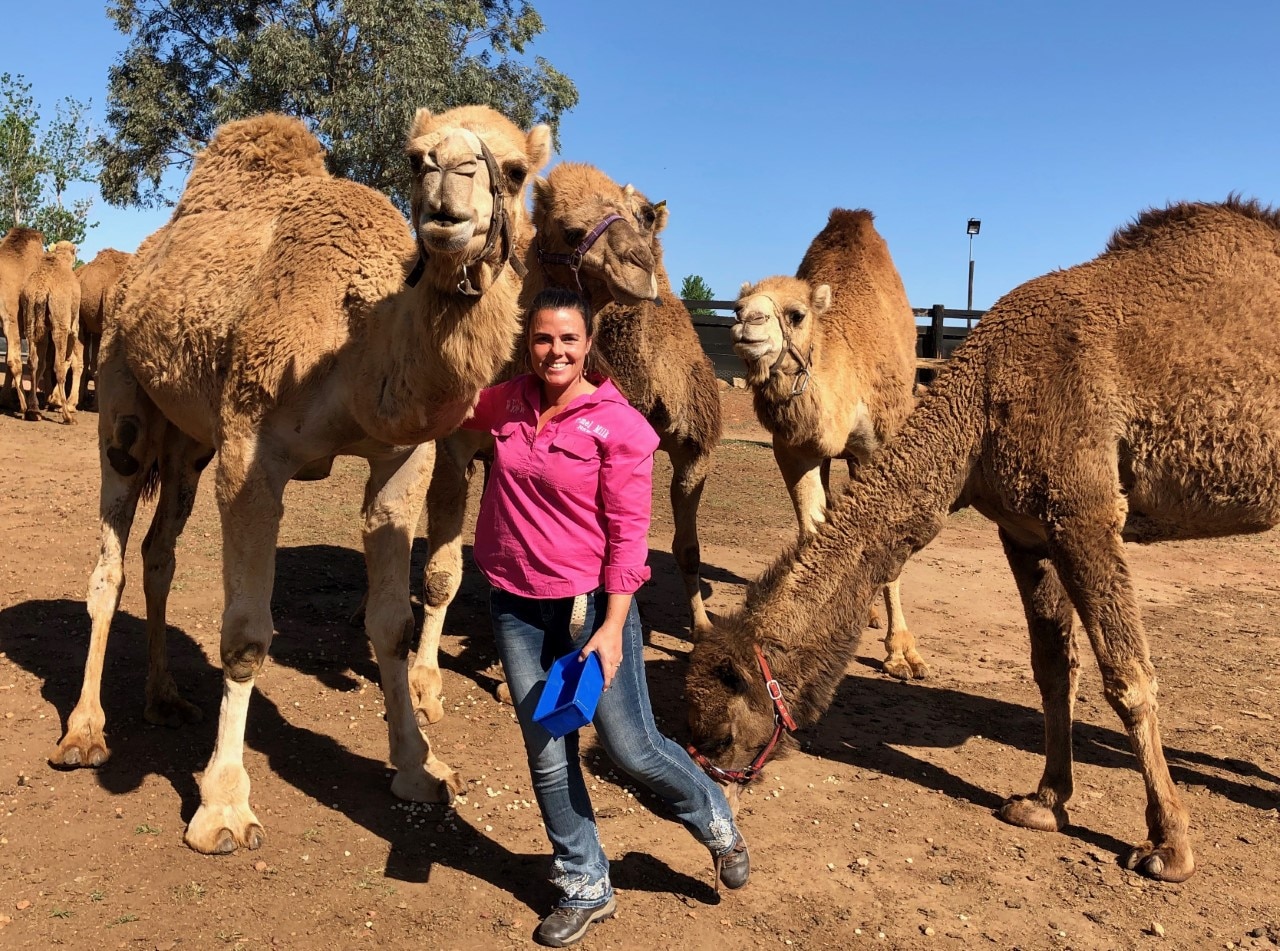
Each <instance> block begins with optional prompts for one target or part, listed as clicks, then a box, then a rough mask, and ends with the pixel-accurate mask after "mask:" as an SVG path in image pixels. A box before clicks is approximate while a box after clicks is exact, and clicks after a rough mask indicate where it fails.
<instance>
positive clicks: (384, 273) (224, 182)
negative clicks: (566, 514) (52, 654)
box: [51, 106, 551, 853]
mask: <svg viewBox="0 0 1280 951" xmlns="http://www.w3.org/2000/svg"><path fill="white" fill-rule="evenodd" d="M550 138H551V133H550V130H549V128H548V127H547V126H545V125H540V126H537V127H535V128H534V129H533V130H532V131H531V132H529V133H527V134H526V133H525V132H522V131H521V130H520V129H518V128H517V127H516V126H515V125H514V124H512V123H511V122H510V121H508V120H507V119H505V118H503V117H502V116H501V115H499V114H498V113H497V112H495V111H493V110H492V109H489V108H487V107H478V106H468V107H462V108H458V109H453V110H450V111H449V112H446V113H443V114H441V115H432V114H431V113H430V112H428V111H427V110H425V109H422V110H419V111H418V113H417V116H416V117H415V119H414V120H413V124H412V127H411V129H410V131H409V137H408V144H407V146H406V153H407V159H408V162H409V165H410V167H411V171H412V178H413V187H412V193H411V213H412V218H411V220H412V224H413V229H414V231H416V240H415V236H414V234H413V233H411V232H410V230H409V229H407V228H406V227H405V220H404V217H403V216H402V215H401V214H400V213H399V212H398V211H397V210H396V209H395V207H394V206H393V205H392V204H391V203H390V201H389V200H388V199H387V198H386V196H384V195H382V194H380V193H378V192H376V191H374V190H373V189H370V188H366V187H365V186H363V185H359V184H356V183H354V182H350V181H346V180H343V179H337V178H334V177H332V176H331V175H330V174H329V173H328V172H327V171H326V169H325V165H324V153H323V149H322V148H321V146H320V143H319V142H318V141H317V140H316V139H315V137H314V136H313V135H312V134H311V133H310V132H308V131H307V129H306V127H305V126H304V125H303V124H302V123H301V122H300V121H298V120H296V119H290V118H286V117H284V116H279V115H267V116H259V117H255V118H251V119H245V120H240V121H237V122H231V123H228V124H227V125H225V126H223V127H221V128H220V129H219V130H218V132H217V133H216V134H215V136H214V137H213V139H212V140H211V141H210V143H209V146H208V147H207V148H206V149H205V150H204V151H202V152H201V153H200V155H199V156H198V157H197V159H196V163H195V166H194V168H193V170H192V172H191V176H190V178H189V179H188V181H187V185H186V188H185V190H184V192H183V195H182V198H181V200H180V201H179V203H178V205H177V207H176V208H175V209H174V213H173V216H172V217H171V218H170V220H169V222H168V223H167V224H166V225H165V226H164V227H163V228H161V229H160V230H159V231H158V232H156V233H155V234H153V235H152V236H151V237H150V238H148V239H147V240H146V241H145V242H144V243H143V246H142V247H141V248H140V249H139V251H138V260H137V262H136V264H135V266H134V267H133V268H131V269H130V270H129V271H128V272H127V275H126V277H125V279H124V282H123V286H122V288H121V291H120V296H119V298H118V306H117V310H116V313H115V315H114V316H115V320H114V322H113V323H111V324H109V325H108V326H107V328H106V332H105V334H104V339H103V342H102V358H101V361H100V364H99V384H100V385H99V389H98V409H99V416H98V432H99V445H100V456H101V467H102V498H101V520H102V548H101V555H100V556H99V559H98V564H97V567H96V568H95V569H94V572H93V575H92V577H91V579H90V582H89V593H88V609H89V615H90V618H91V620H92V630H91V636H90V644H89V656H88V660H87V663H86V666H85V676H84V685H83V688H82V691H81V696H80V700H79V702H78V703H77V705H76V707H75V709H74V710H73V711H72V713H71V716H70V717H69V719H68V724H67V733H66V735H65V737H64V738H63V739H62V741H61V743H60V744H59V746H58V749H57V750H56V752H55V753H54V754H53V756H52V758H51V759H52V761H53V762H54V764H55V765H61V766H68V767H70V766H79V765H88V766H97V765H100V764H101V763H102V762H104V761H105V760H106V758H107V756H108V749H107V745H106V740H105V737H104V735H103V729H104V725H105V719H104V716H103V713H102V707H101V703H100V688H101V675H102V662H103V655H104V652H105V648H106V641H107V634H108V631H109V628H110V623H111V617H112V615H113V613H114V611H115V608H116V605H117V604H118V603H119V598H120V592H121V589H122V588H123V585H124V573H123V553H124V547H125V545H126V544H127V541H128V537H129V532H130V528H131V526H132V522H133V518H134V512H135V509H136V506H137V503H138V500H139V498H140V497H141V496H142V495H143V493H144V492H145V491H147V490H148V489H150V488H152V487H154V486H155V485H156V484H157V482H158V483H159V491H160V498H159V502H158V504H157V508H156V514H155V517H154V519H153V522H152V525H151V529H150V531H148V533H147V536H146V538H145V540H144V541H143V546H142V548H143V562H144V574H143V585H144V588H145V590H146V596H147V633H148V640H149V643H150V658H151V666H150V669H149V671H148V683H147V710H146V713H147V718H148V719H149V720H152V721H153V722H181V721H183V720H186V719H190V718H192V717H194V716H195V715H197V714H198V711H197V710H196V709H195V708H194V707H192V705H191V704H189V703H187V702H186V701H184V700H183V699H182V698H181V696H180V695H179V694H178V692H177V689H176V687H175V686H174V684H173V681H172V678H171V677H170V675H169V673H168V670H167V666H166V660H165V646H164V637H165V604H166V600H167V597H168V592H169V584H170V581H171V580H172V577H173V570H174V547H175V544H176V542H177V538H178V535H179V534H180V532H181V531H182V528H183V525H184V524H185V522H186V519H187V517H188V516H189V515H190V512H191V507H192V504H193V502H194V499H195V494H196V489H197V486H198V483H199V479H200V473H201V470H202V469H203V468H204V467H205V466H206V465H207V464H208V463H209V462H210V461H211V460H212V459H213V457H214V455H215V453H216V455H217V466H216V469H217V472H216V480H217V486H216V488H217V500H218V507H219V510H220V513H221V516H222V543H223V559H222V568H223V589H224V608H223V617H222V639H221V647H220V654H221V658H222V664H223V697H222V709H221V715H220V718H219V723H218V732H217V741H216V744H215V747H214V750H213V754H212V757H211V758H210V761H209V765H208V767H207V768H206V769H205V772H204V774H203V776H202V778H201V780H200V807H199V809H198V810H197V811H196V813H195V815H194V816H193V817H192V819H191V822H190V824H189V825H188V827H187V831H186V841H187V844H188V845H190V846H191V847H192V848H194V849H196V850H198V851H200V852H206V853H215V852H231V851H234V850H235V849H237V848H239V847H242V846H248V847H249V848H257V847H259V846H260V845H261V844H262V842H263V841H264V832H263V828H262V825H261V823H260V822H259V821H258V818H257V816H256V815H255V814H254V812H253V810H252V808H251V807H250V805H249V776H248V773H247V772H246V771H245V768H244V763H243V747H244V733H245V727H246V723H247V719H248V712H249V701H250V697H251V695H252V692H253V685H254V680H255V678H256V677H257V675H258V673H259V672H260V671H261V669H262V665H263V663H264V662H265V660H266V656H267V650H268V648H269V646H270V643H271V636H272V628H273V625H272V619H271V592H272V583H273V579H274V575H275V555H276V542H277V537H278V532H279V526H280V520H281V517H282V516H283V506H282V501H281V500H282V497H283V494H284V488H285V485H286V483H287V482H288V481H289V480H290V479H291V478H293V477H294V476H295V475H297V474H305V475H307V476H308V477H316V476H318V475H322V474H323V473H325V472H327V471H328V467H329V466H331V465H332V462H333V459H334V457H335V456H337V455H339V454H342V455H356V456H361V457H363V458H365V459H366V460H367V461H368V463H369V479H368V482H367V484H366V487H365V498H364V507H363V515H364V549H365V563H366V567H367V569H368V590H369V596H368V609H367V611H366V614H365V627H366V630H367V632H368V635H369V638H370V640H371V641H372V642H373V647H374V652H375V654H376V657H377V661H378V667H379V672H380V675H381V681H382V689H383V692H384V695H385V699H386V719H387V728H388V737H389V741H390V751H391V757H390V758H391V761H392V763H393V764H394V765H395V767H396V775H395V778H394V779H393V781H392V783H391V789H392V792H393V793H394V794H395V795H397V796H399V797H400V798H402V799H412V800H418V801H448V800H449V799H450V798H451V792H452V791H454V790H456V789H457V788H458V780H457V778H456V776H455V775H454V773H453V771H452V770H451V769H450V768H449V767H448V766H447V765H446V764H444V763H443V762H441V761H440V760H438V759H437V758H436V757H435V756H434V754H433V752H432V750H431V748H430V746H429V744H428V743H427V739H426V737H425V736H424V735H423V734H422V732H421V731H419V729H418V727H417V723H416V721H415V718H414V713H413V708H412V705H411V702H410V697H409V684H408V675H407V663H406V658H407V656H408V653H409V648H410V647H411V645H412V636H413V630H414V623H413V611H412V608H411V605H410V601H409V553H410V545H411V542H412V539H413V531H414V528H415V526H416V524H417V521H418V516H419V514H420V513H421V509H422V503H423V499H424V498H425V495H426V488H427V481H428V479H429V476H430V472H431V467H432V462H433V459H434V455H435V451H434V442H433V441H434V440H435V439H436V438H438V437H440V436H442V435H444V434H446V433H448V432H450V431H452V430H453V429H454V428H456V427H457V425H458V424H459V423H460V422H461V420H462V419H463V418H464V417H465V416H466V414H467V413H468V412H469V411H470V409H471V407H472V406H473V404H474V401H475V398H476V395H477V393H478V392H479V389H480V388H481V387H482V386H484V385H485V384H486V383H488V382H489V381H490V380H491V379H493V377H494V376H495V374H496V373H497V371H498V369H499V368H500V367H502V366H503V365H504V364H505V363H506V362H507V360H508V359H509V358H510V355H511V348H512V341H513V339H514V337H515V334H516V331H517V327H518V313H519V311H518V306H517V296H518V294H519V289H520V281H519V278H518V277H517V275H516V273H515V270H514V268H515V266H516V265H517V264H518V262H517V261H513V260H512V259H511V255H512V253H513V251H514V250H515V247H514V246H515V242H516V239H517V236H518V235H519V234H520V233H521V230H522V228H523V227H524V226H525V217H526V212H525V209H524V201H523V198H524V193H525V186H526V183H527V180H528V178H529V177H530V176H531V175H532V174H533V173H535V172H536V171H537V170H538V169H539V168H540V167H541V166H542V165H544V164H545V163H546V160H547V158H548V154H549V152H550ZM415 262H416V264H415Z"/></svg>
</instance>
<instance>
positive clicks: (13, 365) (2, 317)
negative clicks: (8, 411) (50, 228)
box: [0, 227, 44, 406]
mask: <svg viewBox="0 0 1280 951" xmlns="http://www.w3.org/2000/svg"><path fill="white" fill-rule="evenodd" d="M43 258H44V235H43V234H42V233H41V232H39V231H36V230H35V229H34V228H23V227H14V228H10V229H9V230H8V231H7V232H5V236H4V237H3V238H0V335H3V336H4V339H5V347H6V352H5V363H6V364H7V367H8V371H9V373H8V377H9V378H8V381H7V383H6V386H13V387H14V388H15V391H16V392H21V391H22V333H21V331H20V330H19V328H18V296H19V295H20V294H21V293H22V286H23V285H24V284H26V283H27V278H28V277H29V276H30V275H31V272H32V271H34V270H35V269H36V266H37V265H38V264H39V263H40V262H41V260H43ZM34 392H35V391H34V390H33V391H32V393H33V395H34ZM3 395H4V394H3V393H0V396H3ZM24 400H25V398H24ZM19 405H20V406H25V405H26V404H25V402H23V403H21V404H19Z"/></svg>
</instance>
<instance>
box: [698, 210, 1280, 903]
mask: <svg viewBox="0 0 1280 951" xmlns="http://www.w3.org/2000/svg"><path fill="white" fill-rule="evenodd" d="M1277 312H1280V212H1277V211H1276V210H1274V209H1271V208H1267V207H1264V206H1261V205H1259V204H1258V203H1257V202H1256V201H1246V200H1242V199H1240V198H1239V197H1237V196H1229V197H1228V199H1227V200H1226V201H1225V202H1222V203H1214V204H1210V203H1199V202H1196V203H1181V204H1175V205H1171V206H1169V207H1167V208H1164V209H1160V210H1148V211H1146V212H1144V213H1142V214H1141V215H1140V216H1139V217H1138V218H1137V219H1136V220H1135V221H1134V222H1132V223H1131V224H1129V225H1128V226H1126V227H1124V228H1122V229H1120V230H1118V231H1117V232H1116V233H1115V234H1114V235H1113V236H1112V237H1111V239H1110V241H1109V243H1108V244H1107V247H1106V249H1105V250H1104V252H1103V253H1102V254H1101V255H1099V256H1098V257H1097V258H1095V259H1094V260H1092V261H1090V262H1087V263H1085V264H1081V265H1077V266H1075V267H1072V268H1070V269H1068V270H1063V271H1054V272H1052V273H1050V274H1047V275H1044V276H1043V277H1039V278H1036V279H1034V280H1031V281H1029V282H1027V283H1026V284H1023V285H1022V286H1020V287H1018V288H1016V289H1015V290H1013V291H1012V292H1010V293H1009V294H1007V295H1005V296H1004V297H1003V298H1002V299H1001V300H999V301H998V302H997V303H996V304H995V306H994V307H993V308H992V309H991V310H990V311H988V312H987V314H986V315H985V316H984V317H983V318H982V320H981V322H980V323H979V324H978V325H977V327H976V328H975V329H974V331H973V333H972V334H971V335H970V337H969V339H968V340H967V341H966V342H965V343H964V344H963V345H962V346H961V347H960V348H958V349H957V350H956V352H955V354H954V355H953V357H952V360H951V364H950V365H949V366H948V367H947V368H946V369H945V370H943V371H942V372H941V373H940V374H939V376H938V378H937V379H936V380H935V382H934V383H933V385H932V386H931V387H930V390H929V392H928V393H927V394H926V395H925V396H924V397H923V398H922V399H921V401H920V403H919V406H918V407H917V409H916V410H915V412H914V413H913V414H912V415H911V416H910V417H909V418H908V419H907V421H906V423H905V424H904V426H903V428H902V429H901V431H900V432H899V434H898V436H897V438H896V439H895V440H894V441H893V442H892V443H891V444H890V445H889V446H888V447H886V448H885V449H884V450H883V451H882V452H880V453H879V454H877V456H876V457H875V458H874V459H872V460H871V462H870V464H869V465H867V466H865V467H860V468H859V470H858V471H857V472H856V473H855V475H854V477H853V479H852V480H851V482H850V484H849V487H848V489H847V491H846V492H845V493H844V494H843V495H842V496H841V497H840V498H839V499H838V500H837V501H836V502H835V504H833V505H832V506H831V507H830V509H829V510H828V518H827V521H826V522H825V523H824V524H823V525H821V526H820V527H819V529H818V531H817V533H816V534H815V535H813V536H811V537H809V538H806V539H804V540H803V541H801V542H799V543H798V544H797V545H795V546H794V547H793V548H792V549H790V550H789V551H788V552H786V553H785V554H784V555H782V556H781V557H780V558H779V559H778V561H777V562H776V563H775V564H774V565H773V566H772V567H771V568H770V569H768V570H767V571H766V572H765V573H764V574H763V575H762V576H761V577H760V579H759V580H757V581H756V582H754V583H753V584H752V585H751V586H750V587H749V588H748V590H747V594H746V601H745V605H744V607H743V608H742V609H741V610H740V611H739V612H738V613H737V614H736V615H734V616H733V617H731V618H730V619H729V620H727V621H726V622H725V624H724V625H723V626H722V627H721V628H719V629H718V630H717V631H715V632H714V633H713V634H712V635H711V636H709V637H708V638H707V639H705V640H704V641H703V642H702V643H701V644H699V645H697V646H696V647H695V648H694V650H693V654H692V658H691V660H690V665H689V671H688V681H687V685H686V686H687V696H688V699H689V726H690V728H691V732H692V737H693V740H694V743H695V745H696V747H697V748H698V749H699V750H701V751H702V752H703V754H704V756H705V757H706V759H707V761H708V763H709V764H710V765H711V766H713V767H723V766H724V765H726V764H729V763H738V762H744V761H745V759H746V757H749V756H751V755H753V752H754V751H756V750H761V753H760V754H759V755H758V757H757V761H758V762H759V763H761V764H762V763H763V761H764V758H765V756H766V754H767V751H766V750H762V747H763V746H764V745H765V744H766V743H768V742H769V740H770V738H771V737H774V736H776V734H775V733H774V707H773V704H772V703H771V701H770V697H769V694H768V693H767V692H766V689H765V684H764V678H763V677H762V676H761V673H760V671H761V669H762V666H763V665H761V664H760V663H759V657H765V658H766V659H767V661H768V662H769V663H770V664H772V670H773V675H774V676H775V677H776V679H777V684H778V685H779V686H780V688H781V694H782V696H783V697H784V698H785V702H786V704H787V705H789V707H790V712H791V714H792V715H793V716H794V720H795V722H796V723H798V724H799V725H800V726H806V725H810V724H813V723H814V722H815V721H817V719H818V718H819V717H820V716H821V715H822V714H823V712H824V711H825V710H826V709H827V707H828V706H829V705H830V703H831V700H832V696H833V694H834V692H835V690H836V687H837V686H838V685H839V683H840V682H841V681H842V680H843V678H844V676H845V671H846V665H847V663H848V662H849V659H850V657H851V655H852V653H853V650H854V648H855V643H856V639H857V631H858V630H859V629H860V627H861V624H860V623H857V622H859V621H861V620H863V619H865V617H866V612H867V605H868V603H869V601H870V600H871V597H872V594H873V593H874V591H875V590H876V587H877V586H878V585H880V584H883V583H884V582H885V581H886V580H888V579H889V578H892V577H894V576H896V575H897V573H898V571H899V570H900V569H901V567H902V565H903V563H904V562H905V561H906V560H907V558H909V557H910V556H911V555H912V554H913V553H915V552H917V551H919V550H920V549H921V548H923V547H924V546H925V545H927V544H928V543H929V542H930V541H931V540H932V539H933V537H934V536H935V535H936V534H937V533H938V532H939V530H941V528H942V526H943V524H944V521H945V518H946V516H947V514H948V512H949V511H951V510H955V509H958V508H961V507H964V506H969V505H971V506H973V507H974V508H975V509H977V510H978V511H979V512H981V513H982V514H984V515H986V516H987V517H988V518H990V519H992V520H993V521H994V522H996V524H997V525H998V526H999V530H1000V538H1001V541H1002V543H1003V545H1004V550H1005V554H1006V557H1007V559H1008V562H1009V567H1010V569H1011V570H1012V572H1013V575H1014V578H1015V580H1016V581H1017V585H1018V590H1019V593H1020V595H1021V598H1022V602H1023V608H1024V610H1025V613H1026V617H1027V625H1028V627H1029V628H1030V633H1031V666H1032V670H1033V673H1034V676H1035V680H1036V684H1037V685H1038V687H1039V689H1040V695H1041V700H1042V703H1043V706H1044V715H1045V768H1044V773H1043V775H1042V777H1041V779H1040V783H1039V787H1038V788H1037V790H1036V791H1035V792H1033V793H1031V794H1029V795H1026V796H1014V797H1013V798H1011V799H1009V800H1008V801H1007V802H1006V803H1005V804H1004V806H1003V807H1002V808H1001V810H1000V815H1001V816H1002V817H1003V818H1004V819H1005V820H1007V821H1008V822H1011V823H1013V824H1015V825H1018V826H1022V827H1025V828H1029V829H1040V830H1046V831H1053V830H1060V829H1062V828H1063V826H1064V825H1066V823H1067V810H1066V804H1067V802H1068V800H1069V799H1070V798H1071V794H1072V765H1071V721H1072V708H1073V705H1074V701H1075V695H1076V686H1077V679H1078V657H1077V653H1076V645H1075V639H1074V631H1073V624H1072V617H1073V614H1072V612H1073V609H1074V611H1075V613H1076V614H1078V616H1079V618H1080V622H1081V625H1082V626H1083V628H1084V630H1085V632H1086V634H1087V635H1088V638H1089V642H1090V644H1091V645H1092V647H1093V652H1094V655H1095V656H1096V657H1097V661H1098V667H1099V669H1100V671H1101V674H1102V682H1103V690H1104V693H1105V695H1106V699H1107V701H1108V703H1110V705H1111V706H1112V708H1113V709H1114V710H1115V711H1116V713H1117V714H1118V715H1119V717H1120V719H1121V721H1122V722H1123V723H1124V726H1125V729H1126V730H1127V731H1128V734H1129V739H1130V743H1131V745H1132V747H1133V752H1134V755H1135V757H1136V758H1137V761H1138V768H1139V769H1140V771H1141V773H1142V777H1143V780H1144V782H1145V785H1146V794H1147V807H1146V818H1147V836H1148V837H1147V840H1146V841H1145V842H1142V843H1141V844H1139V845H1137V846H1135V847H1134V848H1133V849H1132V850H1131V851H1130V852H1129V853H1128V854H1127V856H1126V857H1125V864H1126V865H1127V867H1128V868H1130V869H1135V870H1137V871H1139V872H1140V873H1142V874H1145V875H1148V876H1150V877H1152V878H1156V879H1160V880H1164V881H1170V882H1178V881H1182V880H1184V879H1186V878H1187V877H1188V876H1190V875H1191V874H1192V872H1193V870H1194V868H1195V861H1194V857H1193V854H1192V848H1191V842H1190V839H1189V837H1188V831H1187V830H1188V818H1189V817H1188V812H1187V809H1186V807H1185V806H1184V805H1183V803H1182V800H1181V798H1180V797H1179V795H1178V791H1177V788H1176V787H1175V786H1174V784H1173V781H1172V780H1171V778H1170V776H1169V768H1168V765H1167V764H1166V762H1165V758H1164V751H1163V747H1162V746H1161V742H1160V731H1159V725H1158V721H1157V702H1156V678H1155V671H1154V668H1153V666H1152V663H1151V658H1150V653H1149V650H1148V645H1147V637H1146V633H1145V631H1144V629H1143V626H1142V619H1141V614H1140V612H1139V608H1138V602H1137V599H1136V596H1135V593H1134V590H1133V584H1132V581H1131V577H1130V574H1129V570H1128V566H1127V564H1126V560H1125V550H1124V544H1123V543H1124V542H1125V541H1136V542H1154V541H1158V540H1162V539H1192V538H1205V537H1215V536H1222V535H1229V534H1236V533H1243V532H1258V531H1263V530H1265V529H1268V528H1271V527H1274V526H1275V525H1276V524H1277V523H1280V324H1278V323H1277V321H1276V314H1277ZM757 651H760V654H759V656H757V653H756V652H757ZM712 771H713V772H714V769H713V770H712ZM744 772H750V771H744ZM729 778H732V779H738V778H739V777H738V776H736V775H735V776H731V777H729Z"/></svg>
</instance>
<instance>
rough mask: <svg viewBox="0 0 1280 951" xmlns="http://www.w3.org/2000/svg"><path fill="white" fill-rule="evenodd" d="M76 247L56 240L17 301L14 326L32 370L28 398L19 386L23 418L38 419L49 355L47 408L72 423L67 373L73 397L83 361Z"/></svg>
mask: <svg viewBox="0 0 1280 951" xmlns="http://www.w3.org/2000/svg"><path fill="white" fill-rule="evenodd" d="M75 263H76V246H75V245H74V244H72V243H71V242H70V241H58V242H56V243H55V244H54V245H53V247H52V248H50V249H49V250H48V251H47V252H46V253H45V255H44V258H43V259H42V260H41V261H40V263H39V264H37V265H36V268H35V270H34V271H32V272H31V274H30V275H29V276H28V277H27V281H26V283H25V284H23V285H22V293H21V294H20V295H19V296H18V327H19V329H20V332H21V334H22V336H24V337H26V338H27V364H28V366H29V367H30V368H31V399H30V402H28V401H27V398H26V396H25V395H24V394H23V392H22V387H21V386H19V387H18V406H19V409H20V411H21V412H22V414H23V415H24V416H25V417H26V418H27V419H40V403H39V401H38V398H37V395H36V390H37V384H38V383H39V382H40V369H41V367H40V361H41V360H42V359H43V358H44V357H45V356H46V355H47V356H48V358H49V361H50V368H51V369H52V371H53V372H52V374H51V375H50V384H49V408H50V409H53V407H54V406H57V407H58V408H59V409H60V410H61V411H62V421H63V422H64V423H74V422H75V410H74V409H72V407H71V401H72V397H68V396H67V372H68V371H70V373H71V392H72V393H79V392H80V373H81V361H80V356H79V354H78V353H77V351H76V338H77V336H78V334H79V332H80V282H79V281H78V280H76V274H75Z"/></svg>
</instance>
